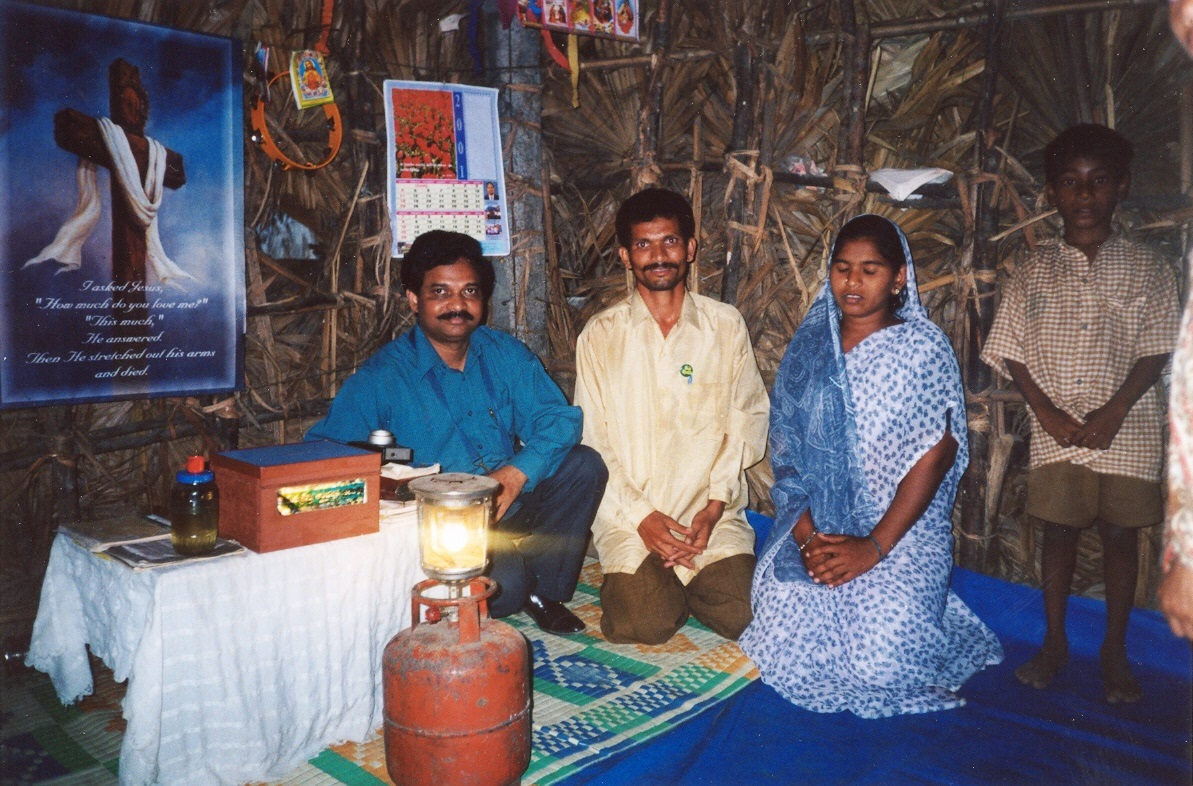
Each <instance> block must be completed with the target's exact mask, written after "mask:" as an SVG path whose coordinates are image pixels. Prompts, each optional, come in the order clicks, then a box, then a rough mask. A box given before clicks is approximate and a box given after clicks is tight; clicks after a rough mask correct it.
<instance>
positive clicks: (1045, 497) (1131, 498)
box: [1027, 461, 1164, 528]
mask: <svg viewBox="0 0 1193 786" xmlns="http://www.w3.org/2000/svg"><path fill="white" fill-rule="evenodd" d="M1027 514H1028V515H1029V516H1035V517H1036V518H1038V519H1043V520H1044V521H1049V522H1052V523H1053V524H1060V525H1062V526H1065V527H1081V528H1085V527H1088V526H1090V525H1091V524H1093V523H1094V521H1095V520H1096V519H1101V520H1102V521H1105V522H1106V523H1108V524H1114V525H1116V526H1119V527H1131V528H1139V527H1150V526H1151V525H1153V524H1159V523H1160V522H1161V521H1163V520H1164V499H1163V496H1162V494H1161V491H1160V484H1159V483H1157V482H1153V481H1148V480H1140V479H1139V478H1132V477H1127V476H1126V475H1108V474H1104V473H1101V472H1094V471H1093V470H1092V469H1089V468H1088V467H1083V466H1080V465H1078V464H1070V463H1068V462H1067V461H1061V462H1057V463H1055V464H1045V465H1044V466H1042V467H1036V468H1035V469H1033V470H1032V471H1031V472H1029V473H1028V475H1027Z"/></svg>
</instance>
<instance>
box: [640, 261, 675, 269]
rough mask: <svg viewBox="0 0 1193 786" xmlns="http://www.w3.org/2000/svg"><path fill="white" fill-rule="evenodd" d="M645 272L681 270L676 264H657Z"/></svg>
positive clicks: (647, 267)
mask: <svg viewBox="0 0 1193 786" xmlns="http://www.w3.org/2000/svg"><path fill="white" fill-rule="evenodd" d="M642 269H643V270H679V265H677V264H675V263H674V262H655V263H654V264H652V265H647V266H646V267H644V268H642Z"/></svg>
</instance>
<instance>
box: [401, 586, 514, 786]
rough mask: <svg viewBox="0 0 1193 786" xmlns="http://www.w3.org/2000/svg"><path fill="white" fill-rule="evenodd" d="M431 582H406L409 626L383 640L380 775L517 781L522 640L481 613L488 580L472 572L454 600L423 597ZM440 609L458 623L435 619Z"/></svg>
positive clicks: (434, 781) (437, 784)
mask: <svg viewBox="0 0 1193 786" xmlns="http://www.w3.org/2000/svg"><path fill="white" fill-rule="evenodd" d="M437 585H439V582H437V581H435V580H434V579H431V580H428V581H424V582H421V583H419V584H417V585H415V587H414V589H413V591H412V593H411V596H412V597H411V611H412V613H411V619H412V620H413V624H412V626H411V627H410V628H409V629H408V630H404V631H402V632H401V633H399V634H398V635H397V636H394V637H393V639H392V640H390V642H389V644H388V645H387V646H386V647H385V657H384V661H383V678H384V690H385V766H386V769H387V770H389V777H390V778H392V779H393V782H394V783H395V784H397V786H452V785H453V784H470V786H488V784H492V785H493V786H498V784H507V783H517V782H518V779H519V777H521V775H522V773H523V772H525V771H526V767H527V766H528V765H529V764H530V657H529V646H528V644H527V643H526V639H525V638H524V637H523V636H522V634H520V633H518V632H517V631H516V630H514V628H513V627H511V626H510V625H507V624H505V623H504V622H498V621H496V620H492V619H489V604H488V598H489V597H490V596H492V595H493V593H494V592H496V590H497V585H496V584H495V583H494V582H493V580H492V579H488V578H485V577H483V576H482V577H480V578H476V579H472V581H471V582H470V583H469V588H470V592H471V594H470V595H469V596H466V597H462V598H452V599H446V598H429V597H427V596H425V595H424V594H423V593H424V592H425V591H426V590H428V589H429V588H431V587H433V586H437ZM422 606H426V607H427V620H426V622H422V623H420V620H421V619H422V608H421V607H422ZM447 606H455V607H456V608H457V609H458V610H459V622H446V621H442V619H441V618H442V616H443V612H442V609H443V608H444V607H447Z"/></svg>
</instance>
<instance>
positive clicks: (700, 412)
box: [679, 382, 729, 440]
mask: <svg viewBox="0 0 1193 786" xmlns="http://www.w3.org/2000/svg"><path fill="white" fill-rule="evenodd" d="M728 395H729V389H728V386H726V385H724V384H720V383H711V382H704V383H701V382H693V383H690V384H686V385H683V386H682V387H681V390H680V394H679V397H680V407H679V424H680V425H681V426H682V427H683V430H684V431H685V432H686V433H687V434H690V435H691V436H692V438H694V439H716V440H719V439H720V438H721V437H722V436H723V435H724V433H725V428H726V413H727V407H726V401H727V397H728Z"/></svg>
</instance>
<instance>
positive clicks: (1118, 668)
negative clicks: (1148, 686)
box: [1102, 650, 1143, 704]
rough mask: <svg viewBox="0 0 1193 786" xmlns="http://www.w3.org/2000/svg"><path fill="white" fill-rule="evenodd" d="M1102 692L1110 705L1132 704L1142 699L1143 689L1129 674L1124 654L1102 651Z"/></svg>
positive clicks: (1132, 675) (1133, 676)
mask: <svg viewBox="0 0 1193 786" xmlns="http://www.w3.org/2000/svg"><path fill="white" fill-rule="evenodd" d="M1102 690H1103V691H1105V692H1106V701H1107V702H1109V703H1110V704H1120V703H1121V704H1133V703H1135V702H1137V701H1139V700H1140V699H1142V698H1143V688H1141V687H1140V686H1139V682H1138V681H1137V680H1136V679H1135V675H1134V674H1132V673H1131V667H1130V665H1129V664H1128V663H1127V655H1126V653H1121V652H1120V653H1115V654H1113V655H1112V654H1109V653H1107V652H1106V651H1105V650H1103V651H1102Z"/></svg>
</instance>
